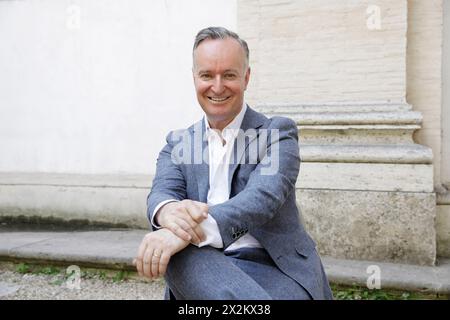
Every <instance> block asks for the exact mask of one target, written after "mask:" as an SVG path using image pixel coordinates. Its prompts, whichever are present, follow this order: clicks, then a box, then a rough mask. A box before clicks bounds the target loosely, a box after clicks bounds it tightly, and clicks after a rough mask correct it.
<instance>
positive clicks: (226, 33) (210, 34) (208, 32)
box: [192, 27, 250, 66]
mask: <svg viewBox="0 0 450 320" xmlns="http://www.w3.org/2000/svg"><path fill="white" fill-rule="evenodd" d="M226 38H233V39H235V40H236V41H237V42H239V44H240V45H241V47H242V49H244V52H245V58H246V62H247V66H248V65H249V56H250V52H249V50H248V45H247V42H245V40H243V39H241V38H239V36H238V34H237V33H235V32H233V31H230V30H228V29H225V28H224V27H208V28H205V29H202V30H200V31H199V32H198V33H197V35H196V36H195V42H194V48H193V50H192V53H193V52H194V51H195V49H197V47H198V46H199V45H200V43H201V42H202V41H203V40H207V39H212V40H215V39H226Z"/></svg>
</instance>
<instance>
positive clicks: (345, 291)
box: [331, 284, 450, 300]
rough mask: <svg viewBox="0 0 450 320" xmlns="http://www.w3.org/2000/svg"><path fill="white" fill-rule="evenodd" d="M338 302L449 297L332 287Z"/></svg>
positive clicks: (386, 290)
mask: <svg viewBox="0 0 450 320" xmlns="http://www.w3.org/2000/svg"><path fill="white" fill-rule="evenodd" d="M331 290H332V291H333V296H334V299H336V300H448V299H449V298H450V297H449V296H448V295H443V294H437V293H429V292H411V291H400V290H390V289H372V290H371V289H368V288H366V287H361V286H343V285H336V284H332V285H331Z"/></svg>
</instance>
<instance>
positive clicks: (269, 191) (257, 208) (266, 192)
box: [209, 117, 300, 248]
mask: <svg viewBox="0 0 450 320" xmlns="http://www.w3.org/2000/svg"><path fill="white" fill-rule="evenodd" d="M272 129H274V130H275V131H276V132H277V133H278V134H277V136H278V137H277V138H276V139H274V137H273V135H272V138H271V139H268V143H267V148H266V153H265V156H264V158H263V159H262V160H261V161H260V162H259V163H258V164H257V165H256V167H255V169H254V170H253V171H252V173H251V174H250V176H249V179H248V182H247V184H246V186H245V188H244V189H243V190H242V191H241V192H239V193H238V194H237V195H236V196H234V197H233V198H231V199H229V200H227V201H225V202H224V203H221V204H218V205H215V206H211V207H210V208H209V213H210V214H211V215H212V216H213V217H214V218H215V220H216V221H217V224H218V225H219V230H220V233H221V236H222V239H223V243H224V248H227V247H228V246H229V245H230V244H232V243H233V242H234V241H236V240H237V239H236V238H235V237H234V236H233V234H234V233H236V232H242V231H243V232H247V231H248V232H250V233H251V232H252V231H251V230H252V228H255V227H258V226H261V225H264V224H265V223H267V222H269V221H270V220H271V219H272V218H273V217H274V216H275V214H277V212H278V210H279V208H280V207H281V206H282V205H283V204H284V202H285V201H286V199H287V197H288V196H289V194H290V193H291V192H294V190H295V183H296V181H297V176H298V173H299V169H300V154H299V146H298V129H297V125H296V123H295V122H294V121H292V120H291V119H288V118H282V117H276V118H272V119H271V123H270V124H269V126H268V130H269V132H271V130H272ZM267 163H272V164H273V163H277V164H278V168H277V169H278V170H275V171H274V172H272V173H273V174H267V172H266V171H265V170H266V169H267V168H266V167H267V165H265V164H267Z"/></svg>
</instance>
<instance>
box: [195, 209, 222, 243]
mask: <svg viewBox="0 0 450 320" xmlns="http://www.w3.org/2000/svg"><path fill="white" fill-rule="evenodd" d="M200 226H201V228H202V230H203V232H204V233H205V236H206V240H205V241H203V242H200V243H199V245H198V247H199V248H201V247H204V246H211V247H214V248H218V249H220V248H223V241H222V236H221V235H220V231H219V226H218V225H217V222H216V219H214V218H213V217H212V216H211V215H209V214H208V217H207V218H206V219H205V220H203V221H202V223H200Z"/></svg>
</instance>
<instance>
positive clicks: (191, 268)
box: [165, 245, 311, 300]
mask: <svg viewBox="0 0 450 320" xmlns="http://www.w3.org/2000/svg"><path fill="white" fill-rule="evenodd" d="M165 279H166V283H167V285H168V287H166V294H165V299H177V300H272V299H273V300H309V299H311V296H310V295H309V293H308V292H307V291H306V290H305V289H304V288H303V287H302V286H301V285H300V284H299V283H297V282H296V281H295V280H293V279H292V278H290V277H288V276H287V275H286V274H284V273H283V272H282V271H281V270H280V269H279V268H278V267H277V266H276V265H275V263H274V262H273V260H272V258H271V257H270V256H269V254H268V253H267V251H266V250H265V249H262V248H242V249H239V250H233V251H228V252H224V251H222V250H218V249H215V248H212V247H209V246H206V247H202V248H198V247H195V246H193V245H189V246H188V247H186V248H185V249H184V250H182V251H180V252H178V253H177V254H175V255H174V256H173V257H172V258H171V260H170V262H169V266H168V268H167V272H166V276H165ZM169 289H170V290H169Z"/></svg>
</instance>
